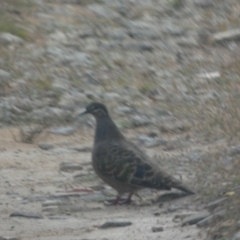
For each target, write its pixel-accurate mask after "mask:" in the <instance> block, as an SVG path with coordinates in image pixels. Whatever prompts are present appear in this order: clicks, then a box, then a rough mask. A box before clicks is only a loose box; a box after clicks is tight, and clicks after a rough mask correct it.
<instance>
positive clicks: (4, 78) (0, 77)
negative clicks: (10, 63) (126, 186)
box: [0, 69, 11, 86]
mask: <svg viewBox="0 0 240 240" xmlns="http://www.w3.org/2000/svg"><path fill="white" fill-rule="evenodd" d="M10 78H11V74H10V73H9V72H7V71H4V70H2V69H0V86H1V85H2V84H6V83H7V82H8V81H9V80H10Z"/></svg>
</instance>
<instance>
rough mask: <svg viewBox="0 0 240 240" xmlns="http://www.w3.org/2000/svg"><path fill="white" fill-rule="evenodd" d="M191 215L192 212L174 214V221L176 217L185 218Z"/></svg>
mask: <svg viewBox="0 0 240 240" xmlns="http://www.w3.org/2000/svg"><path fill="white" fill-rule="evenodd" d="M189 216H192V214H190V213H185V214H177V215H175V216H174V218H173V221H174V220H176V219H180V220H183V219H184V218H186V217H189Z"/></svg>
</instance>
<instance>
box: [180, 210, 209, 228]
mask: <svg viewBox="0 0 240 240" xmlns="http://www.w3.org/2000/svg"><path fill="white" fill-rule="evenodd" d="M209 216H210V213H209V212H208V211H203V212H199V213H197V214H193V215H191V216H189V217H186V218H184V219H183V222H182V226H186V225H193V224H196V223H198V222H200V221H202V220H203V219H205V218H207V217H209Z"/></svg>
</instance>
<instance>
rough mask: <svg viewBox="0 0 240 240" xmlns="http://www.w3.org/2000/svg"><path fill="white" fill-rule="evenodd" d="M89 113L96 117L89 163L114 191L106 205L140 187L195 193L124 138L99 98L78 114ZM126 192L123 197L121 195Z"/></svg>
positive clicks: (115, 201)
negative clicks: (114, 196) (113, 196)
mask: <svg viewBox="0 0 240 240" xmlns="http://www.w3.org/2000/svg"><path fill="white" fill-rule="evenodd" d="M85 114H91V115H92V116H93V117H94V118H95V120H96V127H95V136H94V145H93V150H92V165H93V169H94V170H95V172H96V174H97V175H98V176H99V177H100V178H101V179H102V180H103V181H104V182H105V183H107V184H108V185H109V186H111V187H112V188H113V189H115V190H116V191H117V196H116V198H115V199H113V200H109V205H117V204H128V203H131V198H132V196H133V195H134V194H136V195H137V192H138V191H139V190H141V189H144V188H149V189H156V190H171V189H172V188H176V189H179V190H181V191H183V192H185V193H187V194H189V195H191V194H195V192H194V191H192V190H191V189H190V188H188V187H187V186H185V185H184V184H183V183H182V182H181V181H179V180H178V179H176V178H174V177H173V176H171V175H170V174H168V173H167V172H165V171H164V170H162V169H161V168H160V167H159V166H158V165H157V164H156V163H155V162H153V161H152V159H151V158H150V157H148V156H147V155H146V154H145V153H144V152H143V151H142V150H141V149H140V148H139V147H138V146H137V145H135V144H134V143H132V142H131V141H129V140H128V139H126V138H125V136H124V135H123V134H122V132H121V131H120V130H119V128H118V127H117V125H116V124H115V123H114V121H113V120H112V118H111V116H110V115H109V112H108V109H107V107H106V106H105V105H104V104H102V103H99V102H92V103H89V104H88V105H87V106H86V108H85V109H84V111H83V112H82V113H81V115H85ZM124 194H128V197H127V198H126V199H122V197H123V195H124Z"/></svg>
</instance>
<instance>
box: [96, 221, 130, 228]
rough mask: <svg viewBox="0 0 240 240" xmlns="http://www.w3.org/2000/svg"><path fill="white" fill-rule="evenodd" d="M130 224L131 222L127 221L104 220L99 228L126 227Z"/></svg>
mask: <svg viewBox="0 0 240 240" xmlns="http://www.w3.org/2000/svg"><path fill="white" fill-rule="evenodd" d="M130 225H132V222H129V221H112V222H110V221H109V222H105V223H104V224H102V225H101V226H100V228H103V229H105V228H114V227H126V226H130Z"/></svg>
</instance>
